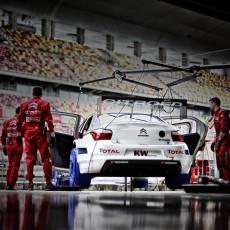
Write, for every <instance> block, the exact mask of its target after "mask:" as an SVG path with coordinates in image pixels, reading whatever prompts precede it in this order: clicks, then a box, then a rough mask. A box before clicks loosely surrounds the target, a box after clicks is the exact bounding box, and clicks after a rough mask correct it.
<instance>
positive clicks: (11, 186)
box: [6, 184, 14, 190]
mask: <svg viewBox="0 0 230 230" xmlns="http://www.w3.org/2000/svg"><path fill="white" fill-rule="evenodd" d="M6 190H14V185H13V184H9V185H7V187H6Z"/></svg>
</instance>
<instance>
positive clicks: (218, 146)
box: [216, 140, 221, 149]
mask: <svg viewBox="0 0 230 230" xmlns="http://www.w3.org/2000/svg"><path fill="white" fill-rule="evenodd" d="M220 144H221V141H219V140H218V141H217V142H216V148H217V149H218V148H220Z"/></svg>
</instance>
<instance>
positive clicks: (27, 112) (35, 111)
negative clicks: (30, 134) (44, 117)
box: [25, 110, 41, 115]
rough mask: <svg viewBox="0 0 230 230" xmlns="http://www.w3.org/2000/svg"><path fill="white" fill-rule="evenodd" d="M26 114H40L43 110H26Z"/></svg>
mask: <svg viewBox="0 0 230 230" xmlns="http://www.w3.org/2000/svg"><path fill="white" fill-rule="evenodd" d="M25 114H27V115H40V114H41V111H38V110H34V111H33V110H32V111H29V110H26V111H25Z"/></svg>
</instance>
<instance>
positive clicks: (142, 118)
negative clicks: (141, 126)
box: [99, 113, 165, 123]
mask: <svg viewBox="0 0 230 230" xmlns="http://www.w3.org/2000/svg"><path fill="white" fill-rule="evenodd" d="M99 119H100V122H101V123H107V122H111V121H114V122H119V121H122V122H125V121H127V122H128V121H132V122H135V121H136V122H151V123H165V122H164V121H163V120H162V119H160V118H159V117H157V116H150V114H138V113H133V114H131V113H120V114H117V113H106V114H101V115H100V116H99Z"/></svg>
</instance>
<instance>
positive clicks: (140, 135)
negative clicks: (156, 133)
mask: <svg viewBox="0 0 230 230" xmlns="http://www.w3.org/2000/svg"><path fill="white" fill-rule="evenodd" d="M138 136H139V137H148V136H149V135H148V133H147V130H146V129H144V128H142V129H141V130H140V134H139V135H138Z"/></svg>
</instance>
